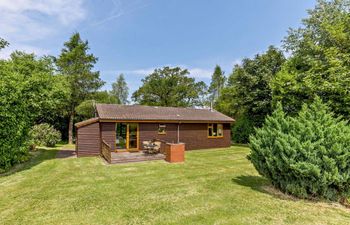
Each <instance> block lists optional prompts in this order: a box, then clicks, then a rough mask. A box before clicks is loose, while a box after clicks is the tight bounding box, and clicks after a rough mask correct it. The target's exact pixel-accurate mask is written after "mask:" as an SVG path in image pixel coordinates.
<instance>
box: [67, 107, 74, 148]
mask: <svg viewBox="0 0 350 225" xmlns="http://www.w3.org/2000/svg"><path fill="white" fill-rule="evenodd" d="M73 121H74V114H73V113H71V114H70V115H69V125H68V144H73Z"/></svg>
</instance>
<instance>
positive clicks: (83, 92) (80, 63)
mask: <svg viewBox="0 0 350 225" xmlns="http://www.w3.org/2000/svg"><path fill="white" fill-rule="evenodd" d="M88 50H89V46H88V42H87V41H83V40H81V38H80V35H79V33H74V34H73V35H72V36H71V38H70V39H69V41H67V42H65V43H64V48H63V49H62V51H61V54H60V55H59V57H58V58H57V61H56V64H57V67H58V69H59V71H60V72H61V73H62V74H63V75H65V76H66V77H67V79H68V82H69V87H70V91H71V95H70V98H69V101H68V106H67V113H68V117H69V126H68V130H69V131H68V140H69V143H72V142H73V123H74V116H75V114H76V107H77V106H78V105H79V104H80V103H81V102H83V101H84V100H86V99H87V97H88V96H89V95H90V94H91V93H94V92H96V91H97V90H98V89H99V88H100V87H101V86H102V85H103V84H104V82H103V81H102V80H101V79H100V74H99V72H98V71H92V70H93V68H94V64H95V63H96V62H97V58H96V57H95V56H94V55H93V54H89V53H88Z"/></svg>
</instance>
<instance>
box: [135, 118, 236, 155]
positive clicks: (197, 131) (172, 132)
mask: <svg viewBox="0 0 350 225" xmlns="http://www.w3.org/2000/svg"><path fill="white" fill-rule="evenodd" d="M158 125H159V123H140V124H139V129H140V138H139V141H140V145H139V146H140V147H141V148H142V141H149V140H152V139H160V140H164V141H167V142H170V143H176V142H177V126H178V124H174V123H166V134H158ZM180 142H183V143H185V144H186V150H194V149H206V148H222V147H229V146H230V145H231V131H230V124H228V123H226V124H224V137H222V138H208V124H201V123H193V124H189V123H186V124H180Z"/></svg>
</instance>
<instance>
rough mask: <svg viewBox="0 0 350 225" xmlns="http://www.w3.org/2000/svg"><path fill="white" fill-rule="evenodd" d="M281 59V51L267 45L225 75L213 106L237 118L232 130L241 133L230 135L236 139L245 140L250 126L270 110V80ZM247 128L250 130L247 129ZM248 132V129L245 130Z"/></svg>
mask: <svg viewBox="0 0 350 225" xmlns="http://www.w3.org/2000/svg"><path fill="white" fill-rule="evenodd" d="M284 62H285V57H284V55H283V53H282V52H281V51H280V50H278V49H277V48H275V47H273V46H270V47H269V48H268V50H267V51H266V52H265V53H263V54H261V55H259V54H258V55H256V56H255V57H254V58H253V59H249V58H245V59H243V61H242V64H241V65H235V67H234V69H233V72H232V74H231V75H230V76H229V78H228V84H227V87H225V88H224V89H223V90H222V94H221V96H220V99H219V101H218V105H217V109H218V110H219V111H222V112H224V113H226V114H228V115H231V116H234V117H236V118H237V123H236V125H235V126H234V129H237V130H236V131H237V132H236V133H239V132H238V131H241V128H240V126H241V127H244V131H246V132H245V133H242V132H240V133H239V134H242V136H241V137H240V136H239V134H238V135H234V137H235V138H240V140H235V141H237V142H246V141H247V140H248V137H249V134H250V132H252V131H253V129H252V126H258V127H259V126H261V125H262V123H263V121H264V119H265V117H266V115H268V114H270V113H271V112H272V93H271V92H272V91H271V87H270V82H271V80H272V79H273V78H274V77H275V76H276V74H277V72H279V71H280V69H281V66H282V64H283V63H284ZM247 127H251V129H247ZM248 131H249V132H248Z"/></svg>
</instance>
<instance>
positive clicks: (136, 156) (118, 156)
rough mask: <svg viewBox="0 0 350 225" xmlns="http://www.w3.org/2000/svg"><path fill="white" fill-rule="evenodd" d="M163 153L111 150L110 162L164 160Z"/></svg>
mask: <svg viewBox="0 0 350 225" xmlns="http://www.w3.org/2000/svg"><path fill="white" fill-rule="evenodd" d="M164 159H165V155H163V154H161V153H159V154H156V155H149V154H145V153H143V152H111V162H110V163H112V164H114V163H128V162H142V161H151V160H164Z"/></svg>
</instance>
